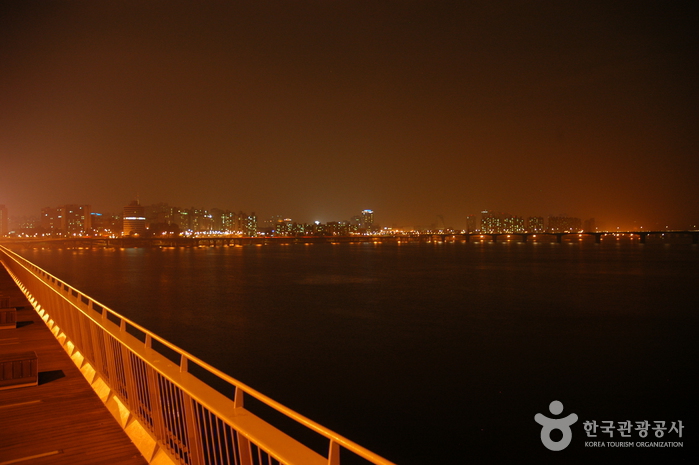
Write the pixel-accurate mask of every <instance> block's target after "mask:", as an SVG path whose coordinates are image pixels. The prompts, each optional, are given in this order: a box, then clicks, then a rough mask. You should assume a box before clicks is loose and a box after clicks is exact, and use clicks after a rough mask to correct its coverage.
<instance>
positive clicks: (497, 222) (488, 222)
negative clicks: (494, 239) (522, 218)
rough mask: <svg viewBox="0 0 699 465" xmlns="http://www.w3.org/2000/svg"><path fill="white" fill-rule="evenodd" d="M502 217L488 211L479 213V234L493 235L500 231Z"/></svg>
mask: <svg viewBox="0 0 699 465" xmlns="http://www.w3.org/2000/svg"><path fill="white" fill-rule="evenodd" d="M501 217H502V215H501V214H500V213H494V212H491V211H488V210H483V211H482V212H481V232H483V233H488V234H493V233H499V232H501V231H502V218H501Z"/></svg>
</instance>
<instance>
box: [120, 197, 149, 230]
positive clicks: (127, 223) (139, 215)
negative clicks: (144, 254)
mask: <svg viewBox="0 0 699 465" xmlns="http://www.w3.org/2000/svg"><path fill="white" fill-rule="evenodd" d="M123 232H124V236H131V235H141V234H143V233H145V232H146V209H145V208H144V207H143V206H141V204H140V203H139V202H138V200H134V201H133V202H131V203H130V204H128V205H127V206H125V207H124V227H123Z"/></svg>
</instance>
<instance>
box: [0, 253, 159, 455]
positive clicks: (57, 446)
mask: <svg viewBox="0 0 699 465" xmlns="http://www.w3.org/2000/svg"><path fill="white" fill-rule="evenodd" d="M0 294H2V295H4V296H9V298H10V306H12V307H18V311H17V321H18V323H17V328H16V329H4V330H0V355H2V354H7V353H10V352H27V351H35V352H36V353H37V355H38V360H39V385H38V386H31V387H24V388H17V389H7V390H2V391H0V465H9V464H11V463H12V464H14V463H17V464H20V465H21V464H27V465H29V464H31V465H43V464H52V465H53V464H59V465H60V464H66V465H69V464H70V465H97V464H105V465H107V464H117V463H118V464H125V465H129V464H133V465H136V464H138V465H145V464H146V461H145V459H144V458H143V456H141V454H140V453H139V451H138V449H136V446H135V445H134V444H133V443H132V442H131V440H130V439H129V437H128V436H127V435H126V433H124V431H123V430H122V429H121V428H120V426H119V424H118V423H117V422H116V420H115V419H114V418H113V417H112V415H111V414H110V413H109V411H108V410H107V408H106V407H105V406H104V404H103V403H102V401H100V399H99V398H98V397H97V394H95V393H94V391H93V390H92V389H91V388H90V385H89V384H88V383H87V381H86V380H85V378H83V376H82V374H81V373H80V370H78V368H77V367H76V366H75V365H74V364H73V362H72V361H71V359H70V358H69V357H68V354H66V352H65V351H64V350H63V349H62V348H61V346H60V344H59V343H58V341H57V340H56V339H55V338H54V336H53V334H52V333H51V332H50V331H49V329H48V328H47V327H46V325H45V324H44V322H43V321H42V320H41V319H40V318H39V315H38V314H37V313H36V312H35V311H34V309H33V308H32V307H31V305H30V304H29V302H27V300H26V299H25V297H24V295H23V294H22V293H21V291H20V290H19V289H18V288H17V286H16V285H15V283H14V281H12V278H10V276H9V275H8V274H7V272H6V271H5V269H4V268H3V267H2V265H0Z"/></svg>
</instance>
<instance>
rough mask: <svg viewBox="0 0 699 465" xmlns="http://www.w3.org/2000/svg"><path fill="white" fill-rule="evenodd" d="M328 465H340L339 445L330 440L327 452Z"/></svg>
mask: <svg viewBox="0 0 699 465" xmlns="http://www.w3.org/2000/svg"><path fill="white" fill-rule="evenodd" d="M328 465H340V445H339V444H338V443H336V442H335V441H333V440H332V439H331V440H330V450H329V451H328Z"/></svg>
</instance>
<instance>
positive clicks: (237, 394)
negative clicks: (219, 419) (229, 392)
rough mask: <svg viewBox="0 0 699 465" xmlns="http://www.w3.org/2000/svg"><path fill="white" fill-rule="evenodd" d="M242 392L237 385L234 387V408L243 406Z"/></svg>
mask: <svg viewBox="0 0 699 465" xmlns="http://www.w3.org/2000/svg"><path fill="white" fill-rule="evenodd" d="M243 395H244V392H243V390H242V389H240V388H239V387H238V386H236V387H235V396H234V397H233V407H234V408H243V404H244V399H243Z"/></svg>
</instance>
